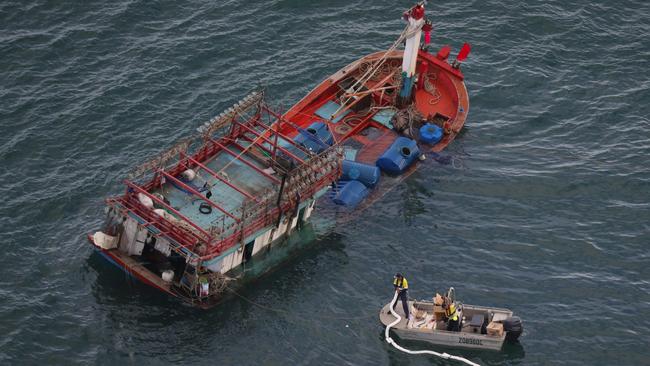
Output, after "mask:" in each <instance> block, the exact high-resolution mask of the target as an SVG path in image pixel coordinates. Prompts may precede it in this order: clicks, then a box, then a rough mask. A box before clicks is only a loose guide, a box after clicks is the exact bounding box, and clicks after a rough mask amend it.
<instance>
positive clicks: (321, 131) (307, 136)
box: [293, 122, 334, 154]
mask: <svg viewBox="0 0 650 366" xmlns="http://www.w3.org/2000/svg"><path fill="white" fill-rule="evenodd" d="M315 138H317V139H319V140H320V141H322V142H324V143H325V144H327V145H332V143H334V138H333V137H332V134H331V133H330V131H329V128H327V124H326V123H325V122H314V123H312V124H311V125H309V127H307V128H306V129H305V130H302V131H300V132H299V133H298V135H297V136H296V137H295V138H294V139H293V140H294V141H295V142H296V143H298V144H301V145H302V146H304V147H306V148H307V149H309V150H311V151H313V152H315V153H317V154H318V153H320V152H321V151H323V150H325V148H326V147H325V146H322V145H321V144H319V143H318V141H315Z"/></svg>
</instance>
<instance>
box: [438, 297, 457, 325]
mask: <svg viewBox="0 0 650 366" xmlns="http://www.w3.org/2000/svg"><path fill="white" fill-rule="evenodd" d="M442 307H443V309H445V316H446V317H447V330H448V331H452V332H458V331H459V330H460V327H459V325H460V321H459V319H458V311H456V304H454V302H453V301H451V299H450V298H448V297H445V302H444V303H443V304H442Z"/></svg>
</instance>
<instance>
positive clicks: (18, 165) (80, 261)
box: [0, 0, 650, 365]
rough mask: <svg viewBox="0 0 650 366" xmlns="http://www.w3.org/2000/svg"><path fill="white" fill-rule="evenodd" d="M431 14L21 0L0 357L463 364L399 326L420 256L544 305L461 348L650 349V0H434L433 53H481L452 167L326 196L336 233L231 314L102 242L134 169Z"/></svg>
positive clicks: (510, 356) (420, 292)
mask: <svg viewBox="0 0 650 366" xmlns="http://www.w3.org/2000/svg"><path fill="white" fill-rule="evenodd" d="M410 5H412V2H411V1H395V0H373V1H370V0H368V1H342V0H332V1H307V0H266V1H260V0H248V1H184V0H179V1H164V2H162V1H138V0H132V1H126V0H115V1H34V0H21V1H16V0H5V1H2V2H0V168H1V171H0V172H1V173H2V174H0V197H1V200H0V217H1V218H2V222H1V224H0V238H1V240H2V252H1V253H0V364H2V365H22V364H27V365H73V364H99V365H115V364H119V365H171V364H183V365H192V364H194V365H199V364H200V365H458V363H455V362H451V361H444V360H441V359H438V358H434V357H429V356H421V355H415V356H411V355H406V354H403V353H400V352H399V351H397V350H395V349H393V348H391V346H389V345H388V344H387V343H386V342H385V341H384V339H383V328H382V326H381V325H380V324H379V322H378V320H377V313H378V311H379V309H380V307H381V306H382V305H383V304H385V303H386V302H388V301H389V299H390V298H391V297H392V286H391V280H392V276H393V274H394V273H395V272H397V271H399V272H403V273H404V274H405V275H406V276H407V278H408V280H409V284H410V286H411V296H412V297H416V298H430V297H431V296H432V295H433V294H434V293H435V291H438V292H442V291H444V290H445V289H446V288H448V287H450V286H453V287H454V288H455V289H456V292H457V295H458V297H459V298H460V299H461V300H463V301H464V302H465V303H470V304H484V305H492V306H499V307H507V308H510V309H513V310H514V311H515V312H516V313H517V314H518V315H520V316H521V317H522V318H523V320H524V326H525V332H524V334H523V336H522V337H521V342H520V344H519V345H509V346H507V347H505V348H504V350H503V351H502V352H478V351H463V350H448V349H446V350H445V351H448V352H453V353H454V354H458V355H461V356H464V357H467V358H469V359H471V360H472V361H474V362H478V363H480V364H484V365H650V349H649V348H648V344H649V343H648V342H649V340H650V250H649V247H648V246H649V241H650V235H649V233H650V160H649V157H650V119H649V117H650V2H648V1H646V0H637V1H634V0H621V1H604V0H598V1H584V0H583V1H580V0H578V1H559V0H548V1H539V0H531V1H506V0H487V1H478V0H469V1H435V2H434V1H432V2H430V3H429V5H428V10H429V11H428V14H429V16H430V18H431V19H432V20H433V23H434V33H433V43H434V47H435V48H436V49H437V48H438V47H440V46H442V45H444V44H449V45H451V46H452V47H453V49H454V54H455V52H457V51H458V49H459V48H460V46H461V45H462V43H463V42H468V43H470V44H471V45H472V53H471V55H470V57H469V59H468V60H467V61H466V62H465V64H464V65H463V66H462V69H463V71H464V73H465V75H466V81H467V87H468V90H469V94H470V111H469V118H468V120H467V123H466V128H465V131H464V133H463V134H462V135H461V136H460V137H459V138H458V139H457V140H455V141H454V143H453V144H452V145H451V146H449V148H448V149H447V150H446V151H445V153H444V154H445V156H448V157H449V158H448V159H442V162H443V163H444V162H451V163H450V164H442V163H439V162H437V161H436V160H434V159H428V160H427V161H425V162H424V163H423V164H422V165H421V167H420V169H419V170H418V172H416V173H415V174H414V175H412V176H410V177H409V178H408V179H406V180H405V181H404V183H403V184H401V185H400V186H399V187H397V188H396V189H394V190H393V191H391V192H390V193H389V194H388V195H386V196H385V197H384V198H383V199H382V200H381V201H379V202H377V203H376V204H374V205H373V206H371V207H370V208H368V209H366V210H364V211H362V212H358V213H355V214H354V215H352V216H354V219H350V215H349V214H348V215H346V214H344V213H341V212H337V211H336V210H333V209H331V208H327V207H328V205H327V204H326V203H322V204H319V206H321V207H323V209H322V210H320V214H319V215H318V216H317V217H316V218H315V220H314V224H313V240H308V243H306V244H305V245H304V247H303V249H301V250H300V251H299V252H298V253H297V254H296V255H294V256H292V257H291V258H290V259H289V260H287V261H286V262H285V263H284V264H283V265H282V266H280V267H278V268H277V269H276V270H274V271H272V272H271V273H269V274H267V275H265V276H263V277H261V278H260V279H258V280H256V281H254V282H252V283H250V284H249V285H248V286H246V287H245V288H244V289H242V290H241V291H240V293H239V295H240V296H231V297H230V298H229V299H227V300H226V301H225V302H224V303H223V304H222V305H221V306H219V307H218V308H215V309H213V310H209V311H202V310H197V309H194V308H190V307H188V306H185V305H182V304H180V303H179V302H177V301H176V300H173V299H170V298H168V297H166V296H165V295H162V294H159V293H158V292H156V291H155V290H153V289H150V288H148V287H145V286H143V285H141V284H138V283H135V282H133V281H132V280H129V278H127V277H126V276H125V275H124V274H123V273H122V272H120V271H118V270H117V269H116V268H114V267H112V266H110V265H109V264H108V263H106V262H105V261H104V260H102V259H101V258H99V257H98V256H97V255H95V254H93V251H92V249H91V247H90V246H89V245H88V244H87V242H86V239H85V235H86V233H89V232H93V231H94V230H96V229H97V228H98V227H99V225H100V224H101V222H102V220H103V198H104V197H107V196H110V195H115V194H119V193H120V192H122V190H123V186H122V179H123V178H124V177H125V175H126V174H127V173H128V171H129V170H130V169H131V168H132V167H133V166H135V165H136V164H138V163H140V162H143V161H145V160H146V158H147V157H148V156H151V155H154V154H155V153H156V152H158V151H161V150H163V149H165V148H166V147H169V146H171V145H172V144H173V142H174V141H175V140H177V139H179V138H182V137H185V136H188V135H189V134H191V133H193V132H194V129H195V127H197V126H198V125H200V124H201V123H203V122H205V121H206V120H208V119H209V118H210V117H212V116H214V115H216V114H218V113H219V112H220V111H221V110H222V109H224V108H226V107H228V106H229V105H231V104H232V103H233V102H235V101H237V100H238V99H239V98H241V97H243V96H244V95H246V94H247V93H248V92H249V91H250V90H251V89H253V88H255V87H257V86H265V87H266V88H267V90H268V95H269V101H270V102H271V104H273V105H275V106H276V107H277V108H278V109H281V110H286V109H287V108H288V107H289V106H291V105H292V104H293V103H295V102H297V101H298V100H299V99H300V98H301V97H302V96H303V95H305V94H306V93H307V92H308V91H309V90H311V88H313V87H314V86H316V85H317V84H318V83H319V82H320V81H321V80H323V79H325V78H326V77H328V76H329V75H330V74H332V73H334V72H335V71H337V70H338V69H339V68H341V67H342V66H344V65H346V64H348V63H350V62H352V61H354V60H356V59H358V58H360V57H362V56H364V55H366V54H368V53H370V52H374V51H378V50H382V49H385V48H387V47H389V46H390V45H391V44H392V43H393V41H394V40H395V39H396V37H397V35H398V34H399V32H400V31H401V30H402V29H403V26H404V25H403V22H402V20H401V19H400V15H401V12H402V11H403V10H404V9H406V8H407V7H408V6H410ZM317 212H318V211H317ZM405 345H407V346H408V347H411V348H415V349H420V348H427V346H426V345H422V344H413V343H409V342H405ZM434 349H435V348H434Z"/></svg>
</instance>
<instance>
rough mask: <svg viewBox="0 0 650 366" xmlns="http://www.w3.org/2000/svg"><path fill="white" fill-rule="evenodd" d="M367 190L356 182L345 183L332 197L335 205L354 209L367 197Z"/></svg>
mask: <svg viewBox="0 0 650 366" xmlns="http://www.w3.org/2000/svg"><path fill="white" fill-rule="evenodd" d="M368 192H369V191H368V188H367V187H366V186H365V185H364V184H363V183H361V182H359V181H358V180H351V181H349V182H347V183H346V184H345V185H344V186H343V188H341V190H340V191H339V192H338V193H337V194H336V196H335V197H334V203H336V204H337V205H342V206H347V207H355V206H356V205H358V204H359V202H361V201H362V200H363V199H364V198H366V196H367V195H368Z"/></svg>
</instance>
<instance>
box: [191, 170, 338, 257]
mask: <svg viewBox="0 0 650 366" xmlns="http://www.w3.org/2000/svg"><path fill="white" fill-rule="evenodd" d="M339 174H340V166H339V168H338V169H334V170H332V171H331V172H330V173H329V174H326V175H324V176H323V177H321V178H320V179H319V180H318V181H317V182H315V183H314V184H312V185H311V186H310V187H309V188H308V189H307V190H306V191H304V192H301V193H302V196H303V197H310V196H313V195H314V194H315V193H316V192H318V191H319V190H320V189H322V188H323V187H324V186H326V185H328V184H330V183H331V182H332V181H333V180H334V179H336V178H337V177H338V176H339ZM292 205H293V203H292V202H285V203H284V205H282V207H281V209H280V208H278V207H275V208H274V209H273V210H271V211H270V212H269V213H268V214H266V215H263V216H262V217H260V218H258V219H257V220H255V221H253V222H251V223H249V224H248V225H246V227H245V228H243V229H242V230H238V231H236V232H234V233H233V234H231V235H230V236H229V237H227V238H225V239H223V240H222V241H220V242H219V243H218V244H217V245H215V246H212V247H211V248H210V249H209V251H208V254H206V255H204V256H202V257H201V260H208V259H211V258H214V257H216V256H217V255H219V254H220V253H221V252H223V251H224V250H226V249H228V248H230V247H232V246H233V245H235V244H236V243H237V242H238V241H239V240H241V238H242V237H247V236H249V235H252V234H253V233H255V232H257V231H259V230H260V229H262V228H264V227H266V226H268V225H270V224H272V223H274V222H275V221H276V220H277V215H279V214H281V213H282V212H287V210H288V209H289V208H291V207H292Z"/></svg>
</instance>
